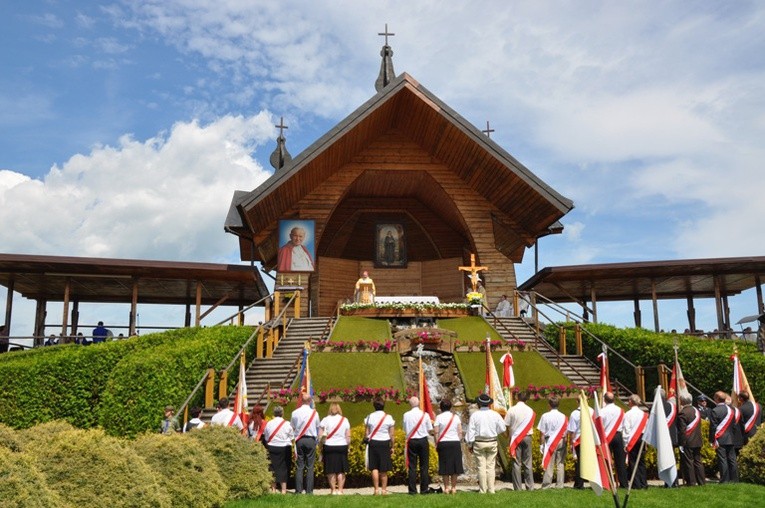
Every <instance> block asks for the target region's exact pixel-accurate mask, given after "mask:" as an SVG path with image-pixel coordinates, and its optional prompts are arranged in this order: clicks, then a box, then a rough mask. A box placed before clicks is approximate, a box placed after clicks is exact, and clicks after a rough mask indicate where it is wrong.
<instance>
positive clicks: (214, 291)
mask: <svg viewBox="0 0 765 508" xmlns="http://www.w3.org/2000/svg"><path fill="white" fill-rule="evenodd" d="M67 280H69V281H70V293H69V298H70V300H73V301H74V300H77V301H80V302H95V303H130V302H131V301H132V297H133V281H134V280H135V281H137V282H138V303H156V304H179V305H182V304H187V303H191V304H193V303H194V302H195V301H196V288H197V281H199V282H201V284H202V295H201V296H202V298H201V303H202V304H204V305H214V304H216V303H220V304H221V305H249V304H252V303H254V302H256V301H258V300H260V299H261V298H262V297H264V296H266V295H268V294H269V291H268V289H267V288H266V285H265V284H264V283H263V279H262V278H261V276H260V273H259V272H258V271H257V270H254V269H253V268H251V267H250V266H246V265H223V264H211V263H186V262H177V261H148V260H140V259H106V258H80V257H59V256H34V255H26V254H0V285H3V286H5V287H8V286H9V285H10V284H11V281H13V289H14V291H16V292H19V293H21V295H22V296H24V297H25V298H30V299H45V300H48V301H63V300H64V293H65V288H66V283H67ZM223 298H225V301H223V302H221V299H223Z"/></svg>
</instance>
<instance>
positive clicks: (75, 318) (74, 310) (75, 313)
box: [71, 300, 80, 337]
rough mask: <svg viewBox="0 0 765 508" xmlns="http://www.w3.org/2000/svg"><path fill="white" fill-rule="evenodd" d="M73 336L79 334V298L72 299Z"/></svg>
mask: <svg viewBox="0 0 765 508" xmlns="http://www.w3.org/2000/svg"><path fill="white" fill-rule="evenodd" d="M71 318H72V325H71V330H72V337H76V336H77V329H78V327H79V326H80V301H79V300H73V301H72V315H71Z"/></svg>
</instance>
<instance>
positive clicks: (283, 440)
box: [263, 406, 295, 494]
mask: <svg viewBox="0 0 765 508" xmlns="http://www.w3.org/2000/svg"><path fill="white" fill-rule="evenodd" d="M294 434H295V431H294V430H293V429H292V425H290V422H288V421H287V420H285V419H284V408H283V407H281V406H276V407H275V408H274V418H273V419H272V420H271V421H269V422H268V423H267V424H266V429H265V430H264V431H263V436H264V438H265V440H266V448H267V449H268V458H269V460H270V462H271V471H272V472H273V473H274V484H273V485H272V486H271V491H272V492H276V486H277V485H279V488H280V492H281V493H282V494H286V493H287V479H289V475H290V470H291V469H292V438H293V437H294Z"/></svg>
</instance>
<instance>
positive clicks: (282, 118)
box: [274, 117, 289, 138]
mask: <svg viewBox="0 0 765 508" xmlns="http://www.w3.org/2000/svg"><path fill="white" fill-rule="evenodd" d="M274 127H278V128H279V137H280V138H282V137H284V129H289V127H287V126H286V125H284V117H281V118H280V119H279V125H274Z"/></svg>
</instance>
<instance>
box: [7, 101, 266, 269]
mask: <svg viewBox="0 0 765 508" xmlns="http://www.w3.org/2000/svg"><path fill="white" fill-rule="evenodd" d="M272 124H273V121H272V119H271V118H270V117H269V115H268V114H266V113H261V114H258V115H256V116H252V117H241V116H226V117H223V118H219V119H218V120H216V121H215V122H213V123H210V124H208V125H200V124H199V123H197V122H196V121H192V122H188V123H182V122H179V123H177V124H176V125H174V126H173V128H172V130H171V131H170V132H169V133H168V134H167V135H160V136H156V137H154V138H151V139H148V140H146V141H143V142H141V141H137V140H135V139H133V138H132V137H130V136H123V137H122V138H121V139H120V140H119V144H118V146H116V147H111V146H101V147H96V148H94V149H93V150H92V151H91V152H90V153H89V154H86V155H83V154H78V155H75V156H73V157H71V158H70V159H69V160H68V161H67V162H66V163H64V164H62V165H61V166H60V167H59V166H54V167H53V168H52V169H51V170H50V172H49V173H48V174H47V175H46V177H45V178H44V180H42V181H40V180H33V179H30V178H28V177H25V176H24V175H20V174H19V173H15V172H13V171H8V170H5V171H1V172H0V204H2V206H0V223H2V224H13V225H14V227H13V228H2V230H0V246H2V247H1V249H2V250H3V251H5V252H16V253H38V254H39V253H42V254H50V255H76V256H96V257H118V258H150V259H171V260H195V261H202V260H222V259H225V258H226V257H227V256H228V257H232V253H235V252H236V248H237V242H236V241H235V239H234V238H233V237H232V236H231V235H228V234H226V233H224V232H223V222H224V220H225V217H226V213H227V212H228V205H229V203H230V200H231V196H232V194H233V191H234V190H235V189H243V190H250V189H252V188H254V187H255V186H257V185H258V184H259V183H260V182H261V181H263V180H264V179H265V178H266V177H267V176H268V173H267V172H266V171H265V170H264V169H263V168H262V167H261V166H260V165H259V164H258V163H257V162H256V161H255V160H254V159H253V158H252V157H251V156H250V152H251V151H252V150H253V149H254V148H255V146H257V145H262V144H263V143H264V142H265V141H266V140H268V139H272V138H273V126H272ZM264 150H270V147H264Z"/></svg>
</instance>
